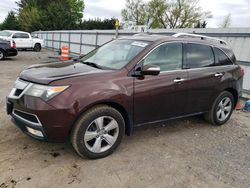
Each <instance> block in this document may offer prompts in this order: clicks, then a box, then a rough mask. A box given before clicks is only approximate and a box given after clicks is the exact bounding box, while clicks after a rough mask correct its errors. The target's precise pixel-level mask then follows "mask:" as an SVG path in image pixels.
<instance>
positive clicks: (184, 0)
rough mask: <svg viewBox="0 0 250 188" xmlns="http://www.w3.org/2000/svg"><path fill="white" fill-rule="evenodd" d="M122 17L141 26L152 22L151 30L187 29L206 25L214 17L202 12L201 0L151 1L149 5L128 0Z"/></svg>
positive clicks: (209, 13) (140, 0)
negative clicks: (198, 24)
mask: <svg viewBox="0 0 250 188" xmlns="http://www.w3.org/2000/svg"><path fill="white" fill-rule="evenodd" d="M139 11H141V12H139ZM128 15H130V17H129V16H128ZM122 17H123V19H124V20H126V19H127V20H131V18H132V19H133V20H135V21H136V23H140V24H141V23H142V22H144V24H145V21H148V20H152V22H151V24H150V27H151V28H186V27H195V26H197V23H206V22H205V21H206V19H207V18H211V17H212V15H211V12H204V11H203V10H202V8H201V7H200V6H199V0H151V1H149V2H148V3H147V4H144V3H143V1H142V0H127V5H126V8H125V9H124V10H123V11H122ZM146 23H148V22H146ZM204 26H205V25H204Z"/></svg>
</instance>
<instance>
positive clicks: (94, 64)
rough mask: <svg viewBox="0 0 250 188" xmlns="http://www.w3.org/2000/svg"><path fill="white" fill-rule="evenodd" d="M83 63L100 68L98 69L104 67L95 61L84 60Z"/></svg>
mask: <svg viewBox="0 0 250 188" xmlns="http://www.w3.org/2000/svg"><path fill="white" fill-rule="evenodd" d="M82 63H83V64H86V65H89V66H91V67H95V68H98V69H103V68H102V67H101V66H100V65H98V64H96V63H93V62H87V61H82Z"/></svg>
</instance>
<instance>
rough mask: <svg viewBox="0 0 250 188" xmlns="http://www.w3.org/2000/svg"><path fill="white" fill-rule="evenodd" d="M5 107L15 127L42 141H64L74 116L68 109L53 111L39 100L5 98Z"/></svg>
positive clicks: (33, 98) (27, 97)
mask: <svg viewBox="0 0 250 188" xmlns="http://www.w3.org/2000/svg"><path fill="white" fill-rule="evenodd" d="M6 106H7V107H6V108H7V113H8V114H9V115H11V117H12V122H13V123H14V124H15V125H16V126H17V127H19V128H20V129H21V130H22V131H23V132H24V133H25V134H27V135H29V136H31V137H33V138H35V139H38V140H42V141H56V142H62V141H65V140H66V139H67V138H68V135H69V132H70V129H71V127H72V124H73V122H74V116H73V115H71V114H70V113H69V110H68V109H55V108H53V107H52V106H50V105H49V104H47V103H46V102H44V101H42V100H41V99H40V98H35V97H30V96H23V98H21V99H10V98H7V104H6Z"/></svg>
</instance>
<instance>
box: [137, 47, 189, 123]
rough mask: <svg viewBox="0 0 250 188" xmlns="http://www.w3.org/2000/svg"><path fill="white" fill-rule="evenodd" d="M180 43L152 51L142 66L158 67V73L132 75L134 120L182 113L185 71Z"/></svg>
mask: <svg viewBox="0 0 250 188" xmlns="http://www.w3.org/2000/svg"><path fill="white" fill-rule="evenodd" d="M182 49H183V47H182V43H165V44H162V45H160V46H158V47H156V48H155V49H154V50H152V51H151V52H150V53H149V54H148V55H147V56H146V57H145V59H144V61H143V65H148V64H153V65H158V66H159V67H160V68H161V72H160V74H159V75H158V76H144V77H138V78H134V79H135V80H134V123H135V124H137V125H138V124H143V123H147V122H155V121H161V120H163V119H167V118H171V117H174V116H179V115H182V114H184V113H185V106H186V100H187V84H186V83H185V82H186V80H187V71H186V70H182V59H183V58H182Z"/></svg>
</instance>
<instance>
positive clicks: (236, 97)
mask: <svg viewBox="0 0 250 188" xmlns="http://www.w3.org/2000/svg"><path fill="white" fill-rule="evenodd" d="M224 91H228V92H230V93H231V94H232V95H233V97H234V107H235V106H236V104H237V102H238V98H239V94H238V91H237V90H236V89H234V88H226V89H225V90H224Z"/></svg>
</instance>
